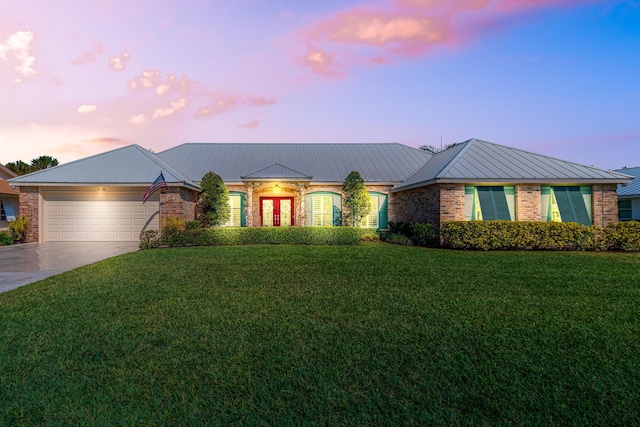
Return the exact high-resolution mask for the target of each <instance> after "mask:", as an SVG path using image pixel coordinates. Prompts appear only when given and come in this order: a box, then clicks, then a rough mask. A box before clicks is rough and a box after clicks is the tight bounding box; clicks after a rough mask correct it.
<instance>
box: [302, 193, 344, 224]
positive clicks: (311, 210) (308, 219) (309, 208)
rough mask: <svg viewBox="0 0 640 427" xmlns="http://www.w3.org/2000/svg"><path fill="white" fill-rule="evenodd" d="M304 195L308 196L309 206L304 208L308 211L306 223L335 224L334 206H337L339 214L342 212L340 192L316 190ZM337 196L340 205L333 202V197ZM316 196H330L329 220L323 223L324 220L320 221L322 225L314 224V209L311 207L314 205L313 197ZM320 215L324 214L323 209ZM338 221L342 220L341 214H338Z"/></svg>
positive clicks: (336, 218)
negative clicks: (327, 222)
mask: <svg viewBox="0 0 640 427" xmlns="http://www.w3.org/2000/svg"><path fill="white" fill-rule="evenodd" d="M305 196H306V197H308V199H307V200H308V202H310V203H309V206H307V207H306V208H305V210H306V211H308V212H309V213H310V215H309V218H307V224H308V225H309V226H312V227H335V226H336V221H337V220H338V217H337V216H336V208H339V210H340V214H342V194H340V193H334V192H332V191H316V192H313V193H307V194H306V195H305ZM336 196H337V197H339V198H340V206H339V207H338V206H337V204H336V203H335V197H336ZM316 197H331V221H330V224H324V222H325V221H324V220H323V221H322V223H323V224H322V225H314V216H315V215H314V209H313V205H314V202H313V200H314V198H316ZM322 212H323V213H322V215H326V213H324V210H322ZM339 219H340V221H341V222H342V216H340V218H339Z"/></svg>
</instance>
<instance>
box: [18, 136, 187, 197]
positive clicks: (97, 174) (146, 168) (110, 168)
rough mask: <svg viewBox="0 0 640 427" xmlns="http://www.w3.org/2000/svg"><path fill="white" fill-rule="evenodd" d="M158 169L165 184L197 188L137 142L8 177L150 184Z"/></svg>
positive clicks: (76, 182)
mask: <svg viewBox="0 0 640 427" xmlns="http://www.w3.org/2000/svg"><path fill="white" fill-rule="evenodd" d="M160 172H162V173H163V175H164V179H165V181H166V182H167V184H168V185H183V186H186V187H190V188H193V189H196V190H199V189H200V187H198V186H197V185H196V184H194V183H193V182H192V181H191V180H190V179H189V178H187V177H185V176H184V175H183V174H182V173H180V172H179V171H178V170H177V169H176V168H174V167H173V166H171V165H170V164H169V163H167V162H166V161H164V160H162V159H161V158H159V157H158V156H157V155H155V154H153V153H150V152H149V151H147V150H145V149H144V148H142V147H140V146H139V145H135V144H134V145H129V146H127V147H122V148H118V149H115V150H112V151H108V152H106V153H102V154H97V155H95V156H91V157H86V158H84V159H80V160H76V161H73V162H69V163H65V164H63V165H60V166H55V167H52V168H47V169H43V170H40V171H37V172H33V173H30V174H28V175H22V176H19V177H17V178H13V179H11V180H10V182H11V184H12V185H42V186H47V185H49V186H51V185H79V184H80V185H82V184H84V185H86V184H93V185H149V183H150V182H153V181H154V180H155V179H156V178H157V177H158V175H159V174H160Z"/></svg>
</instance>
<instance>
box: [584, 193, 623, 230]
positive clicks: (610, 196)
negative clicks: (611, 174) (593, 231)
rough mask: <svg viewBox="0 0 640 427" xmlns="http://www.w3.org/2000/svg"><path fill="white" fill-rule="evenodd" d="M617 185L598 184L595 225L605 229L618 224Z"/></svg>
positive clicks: (594, 213)
mask: <svg viewBox="0 0 640 427" xmlns="http://www.w3.org/2000/svg"><path fill="white" fill-rule="evenodd" d="M616 189H617V185H616V184H596V185H594V186H593V190H592V192H591V194H592V197H593V225H596V226H598V227H600V228H604V227H606V226H607V225H609V224H614V225H615V224H617V223H618V193H617V192H616Z"/></svg>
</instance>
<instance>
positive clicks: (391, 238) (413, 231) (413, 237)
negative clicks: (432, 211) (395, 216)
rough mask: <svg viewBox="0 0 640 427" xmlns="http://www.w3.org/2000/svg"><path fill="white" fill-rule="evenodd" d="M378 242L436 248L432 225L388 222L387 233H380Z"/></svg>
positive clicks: (413, 222) (412, 222)
mask: <svg viewBox="0 0 640 427" xmlns="http://www.w3.org/2000/svg"><path fill="white" fill-rule="evenodd" d="M380 240H382V241H384V242H387V243H393V244H397V245H405V246H407V245H416V246H436V244H437V239H436V235H435V227H434V226H433V224H427V223H422V222H415V221H411V222H393V221H389V232H388V233H381V234H380Z"/></svg>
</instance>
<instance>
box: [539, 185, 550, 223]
mask: <svg viewBox="0 0 640 427" xmlns="http://www.w3.org/2000/svg"><path fill="white" fill-rule="evenodd" d="M540 203H541V206H540V212H541V213H542V218H540V220H541V221H542V222H548V221H551V187H549V186H548V185H541V186H540Z"/></svg>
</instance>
